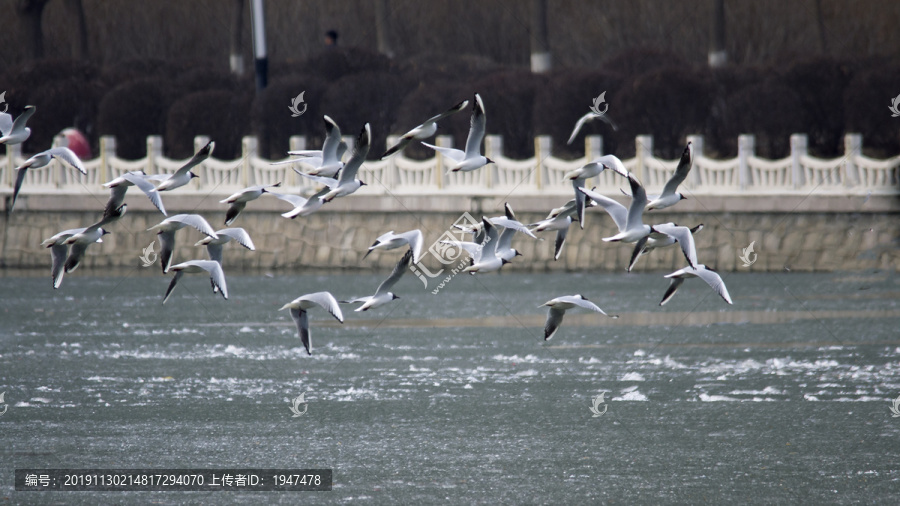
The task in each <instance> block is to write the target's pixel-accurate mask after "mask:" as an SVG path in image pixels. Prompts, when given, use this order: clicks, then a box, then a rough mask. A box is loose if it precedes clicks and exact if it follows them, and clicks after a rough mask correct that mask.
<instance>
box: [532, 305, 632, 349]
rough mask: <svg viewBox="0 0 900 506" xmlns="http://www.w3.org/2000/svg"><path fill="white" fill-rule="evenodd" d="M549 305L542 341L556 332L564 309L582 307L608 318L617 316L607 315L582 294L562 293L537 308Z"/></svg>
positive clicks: (564, 312)
mask: <svg viewBox="0 0 900 506" xmlns="http://www.w3.org/2000/svg"><path fill="white" fill-rule="evenodd" d="M544 306H549V307H550V311H549V312H548V313H547V322H546V323H545V324H544V341H548V340H549V339H550V338H552V337H553V335H554V334H556V331H557V330H559V325H560V324H561V323H562V321H563V316H564V315H565V314H566V310H568V309H572V308H574V307H576V306H577V307H583V308H585V309H590V310H591V311H596V312H598V313H600V314H602V315H604V316H609V317H610V318H618V317H619V316H618V315H608V314H606V313H605V312H604V311H603V310H602V309H600V308H599V307H597V305H596V304H594V303H593V302H591V301H589V300H587V299H586V298H585V297H584V295H581V294H578V295H564V296H562V297H557V298H555V299H551V300H548V301H547V302H545V303H543V304H541V305H540V306H538V307H539V308H541V307H544Z"/></svg>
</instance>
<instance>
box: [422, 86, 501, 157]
mask: <svg viewBox="0 0 900 506" xmlns="http://www.w3.org/2000/svg"><path fill="white" fill-rule="evenodd" d="M485 121H486V120H485V115H484V103H483V102H482V101H481V95H479V94H477V93H476V94H475V104H474V105H473V106H472V119H471V121H470V122H469V136H468V137H467V138H466V150H465V151H460V150H458V149H454V148H441V147H438V146H434V145H432V144H428V143H427V142H423V143H422V144H423V145H425V146H428V147H429V148H431V149H433V150H435V151H438V152H440V153H441V154H442V155H444V156H445V157H447V158H449V159H451V160H453V161H454V162H456V163H455V164H454V165H453V166H452V167H450V172H460V171H462V172H470V171H473V170H476V169H480V168H481V167H484V166H485V165H487V164H489V163H494V162H493V160H491V159H490V158H487V157H486V156H484V155H482V154H481V141H482V140H484V132H485Z"/></svg>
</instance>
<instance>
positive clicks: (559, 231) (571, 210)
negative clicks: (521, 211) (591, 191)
mask: <svg viewBox="0 0 900 506" xmlns="http://www.w3.org/2000/svg"><path fill="white" fill-rule="evenodd" d="M595 205H597V204H596V203H595V202H594V201H593V200H591V199H589V200H588V201H587V202H585V207H593V206H595ZM575 213H576V200H575V199H572V200H570V201H568V202H566V203H565V205H563V206H562V207H557V208H556V209H552V210H551V211H550V214H548V215H547V217H546V218H544V219H543V220H541V221H539V222H537V223H532V224H531V225H529V226H531V227H534V228H533V229H532V231H533V232H544V231H549V230H556V244H555V246H554V252H553V260H559V255H561V254H562V250H563V246H565V245H566V236H567V235H568V234H569V226H571V225H572V221H573V219H574V218H573V216H575Z"/></svg>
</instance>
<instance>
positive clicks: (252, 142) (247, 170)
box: [241, 135, 293, 186]
mask: <svg viewBox="0 0 900 506" xmlns="http://www.w3.org/2000/svg"><path fill="white" fill-rule="evenodd" d="M256 147H257V140H256V136H255V135H248V136H246V137H243V138H241V170H242V171H243V172H244V174H246V176H245V178H246V179H247V180H248V181H250V180H251V179H252V181H251V182H250V184H248V185H247V186H250V185H256V184H264V183H262V182H259V181H257V180H256V174H255V173H254V172H253V164H252V162H251V161H250V154H251V153H254V152H256ZM291 172H293V171H291ZM285 184H287V183H285Z"/></svg>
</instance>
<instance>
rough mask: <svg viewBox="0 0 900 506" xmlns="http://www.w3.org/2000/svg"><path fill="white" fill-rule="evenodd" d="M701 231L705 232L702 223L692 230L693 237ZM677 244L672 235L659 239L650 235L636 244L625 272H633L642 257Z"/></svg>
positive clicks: (654, 235)
mask: <svg viewBox="0 0 900 506" xmlns="http://www.w3.org/2000/svg"><path fill="white" fill-rule="evenodd" d="M654 228H658V226H655V227H654ZM701 230H703V224H702V223H701V224H699V225H697V226H696V227H694V228H692V229H690V232H691V237H693V235H694V234H695V233H697V232H699V231H701ZM676 242H678V241H677V239H676V237H675V236H674V235H671V234H667V235H663V236H662V237H658V236H657V235H656V234H650V235H648V236H647V237H645V238H643V239H641V240H639V241H638V242H637V243H635V245H634V251H632V252H631V262H630V263H629V264H628V268H627V269H625V270H626V271H628V272H631V270H632V269H634V265H635V264H636V263H637V261H638V259H639V258H641V255H646V254H647V253H650V252H651V251H653V250H655V249H659V248H665V247H666V246H671V245H673V244H675V243H676ZM695 251H696V250H695Z"/></svg>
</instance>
